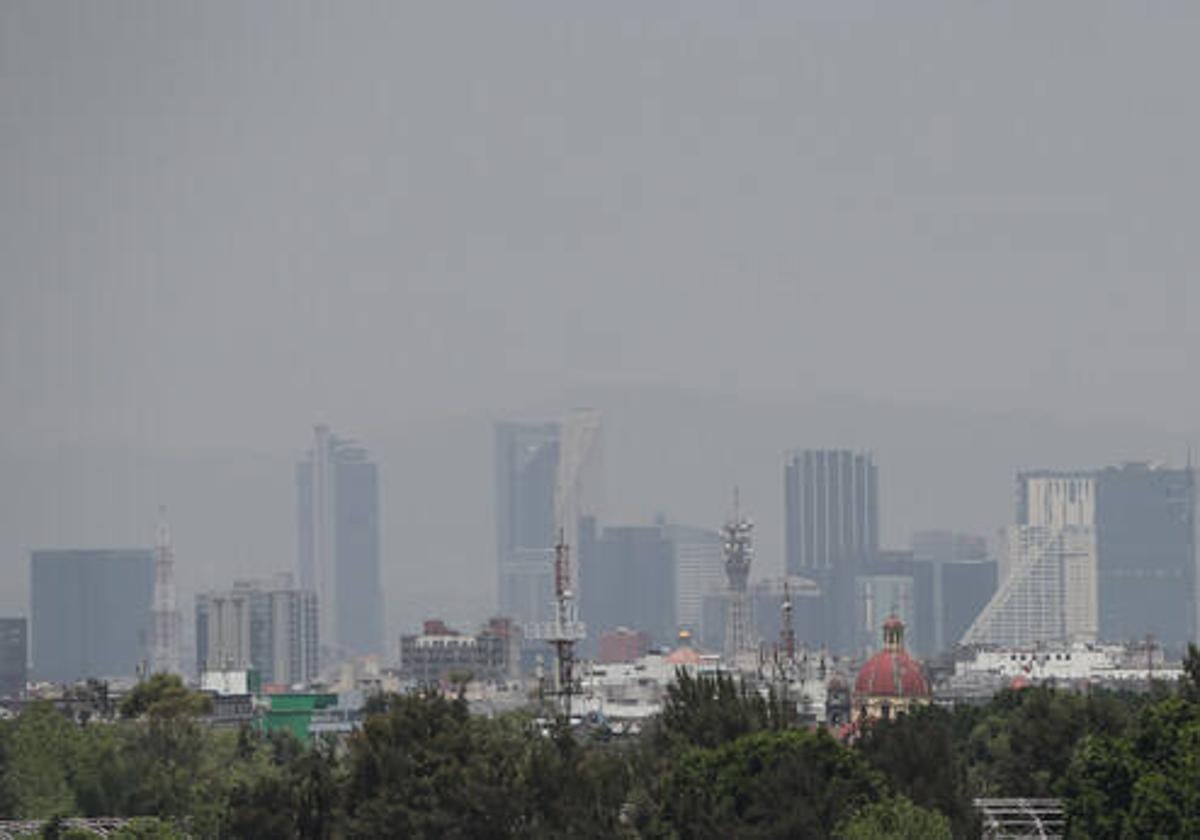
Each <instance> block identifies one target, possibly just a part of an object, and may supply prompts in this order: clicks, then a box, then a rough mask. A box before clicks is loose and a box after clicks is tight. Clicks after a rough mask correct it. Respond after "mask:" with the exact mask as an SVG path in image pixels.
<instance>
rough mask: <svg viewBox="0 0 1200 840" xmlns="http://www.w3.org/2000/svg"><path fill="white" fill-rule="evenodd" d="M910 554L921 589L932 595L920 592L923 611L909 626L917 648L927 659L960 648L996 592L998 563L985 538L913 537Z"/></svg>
mask: <svg viewBox="0 0 1200 840" xmlns="http://www.w3.org/2000/svg"><path fill="white" fill-rule="evenodd" d="M912 554H913V562H914V566H915V568H916V570H917V575H916V580H917V583H918V587H921V586H922V585H924V586H925V587H926V588H927V589H928V591H927V592H926V591H924V590H923V589H921V588H919V589H918V594H917V603H918V605H919V607H920V609H918V615H917V621H916V624H915V626H914V625H909V626H912V627H913V628H914V632H913V634H912V639H913V648H914V649H915V650H916V651H917V652H919V653H922V654H926V655H929V654H934V653H937V652H940V651H943V650H946V649H947V648H949V647H952V646H953V645H955V644H957V643H958V640H959V639H961V638H962V634H963V633H964V632H966V630H967V628H968V627H969V626H970V625H971V622H972V621H974V620H975V617H976V616H978V615H979V613H980V611H981V610H982V609H983V608H984V606H985V605H986V604H987V602H988V600H989V599H990V598H991V597H992V595H993V593H995V591H996V563H995V561H993V560H991V559H989V557H988V550H987V541H986V540H985V539H984V538H983V537H977V536H972V535H970V534H956V533H952V532H950V531H920V532H918V533H916V534H913V537H912ZM926 576H927V577H928V584H924V580H925V578H926ZM926 606H927V607H928V609H927V610H926V609H925V607H926Z"/></svg>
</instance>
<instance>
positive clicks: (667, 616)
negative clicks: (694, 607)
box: [578, 517, 676, 651]
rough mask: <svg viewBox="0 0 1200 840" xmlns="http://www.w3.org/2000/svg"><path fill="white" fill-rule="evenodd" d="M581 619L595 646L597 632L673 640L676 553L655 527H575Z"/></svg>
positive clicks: (664, 641)
mask: <svg viewBox="0 0 1200 840" xmlns="http://www.w3.org/2000/svg"><path fill="white" fill-rule="evenodd" d="M578 557H579V588H580V593H581V594H580V603H579V607H580V610H579V612H580V618H581V619H582V620H583V621H584V622H585V623H586V624H587V628H588V643H589V645H588V646H589V648H590V649H591V650H593V651H594V650H596V649H597V646H598V643H599V640H600V636H601V634H603V633H605V632H608V631H613V630H617V629H618V628H622V627H624V628H628V629H632V630H642V631H645V632H646V633H647V634H648V635H649V637H650V640H651V642H653V643H654V644H656V645H670V644H671V643H672V642H673V641H674V639H675V631H676V623H675V552H674V550H673V547H672V545H671V542H670V540H668V539H667V538H666V536H665V535H664V534H663V530H662V528H660V527H659V526H657V525H641V526H638V525H625V526H609V527H606V528H605V529H604V531H603V533H596V523H595V520H594V519H593V518H591V517H585V518H584V519H583V520H582V522H581V524H580V526H579V550H578Z"/></svg>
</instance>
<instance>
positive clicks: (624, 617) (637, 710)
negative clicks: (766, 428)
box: [0, 410, 1198, 725]
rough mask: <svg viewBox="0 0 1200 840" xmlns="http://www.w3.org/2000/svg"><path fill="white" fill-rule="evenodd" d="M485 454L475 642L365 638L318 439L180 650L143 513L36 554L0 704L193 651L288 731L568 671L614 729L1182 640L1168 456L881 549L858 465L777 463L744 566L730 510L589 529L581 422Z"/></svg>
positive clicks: (593, 456)
mask: <svg viewBox="0 0 1200 840" xmlns="http://www.w3.org/2000/svg"><path fill="white" fill-rule="evenodd" d="M495 452H496V469H495V479H496V492H495V502H496V562H497V594H498V605H497V606H498V610H497V612H496V615H497V616H498V617H493V618H491V619H489V620H488V621H487V622H486V623H484V624H483V625H482V626H480V627H479V628H478V629H477V630H475V631H462V630H458V629H453V628H450V627H448V626H447V625H446V624H445V623H443V622H441V621H439V620H437V619H429V620H427V621H426V622H425V624H424V626H423V627H422V630H421V632H419V633H411V634H404V635H402V636H401V637H400V639H399V640H398V646H397V645H394V644H388V643H387V642H385V634H384V616H383V596H382V589H381V586H380V546H379V489H378V484H379V476H378V466H377V465H376V464H375V463H374V462H373V461H372V460H371V458H370V456H369V454H368V453H367V451H366V450H365V449H364V448H363V447H362V446H361V445H359V444H357V443H355V442H353V441H350V440H346V439H342V438H339V437H337V436H335V435H334V434H332V433H331V431H330V430H329V429H328V428H327V427H324V426H318V427H317V428H316V430H315V434H314V440H313V446H312V448H311V449H310V450H309V451H308V452H307V454H306V455H305V457H304V458H303V459H302V460H301V461H300V462H299V463H298V464H297V468H296V488H297V528H298V533H297V536H298V539H297V545H298V554H297V558H296V563H295V567H294V569H293V570H292V571H289V572H286V573H280V574H277V575H274V576H272V577H266V578H260V579H242V580H234V581H231V582H230V584H229V585H228V586H226V587H222V588H217V589H212V590H208V591H204V592H200V593H198V594H197V595H196V596H195V600H194V622H192V623H190V627H191V628H193V629H194V643H195V647H194V650H195V657H194V660H193V659H190V658H185V657H182V656H181V652H180V648H181V647H182V641H181V637H182V636H183V635H184V634H183V632H182V622H181V617H180V611H179V609H178V606H177V602H176V593H175V588H174V572H173V553H172V550H171V546H170V538H169V534H167V533H166V530H165V526H163V527H161V528H160V532H159V536H158V540H157V544H156V545H155V547H153V548H137V549H127V550H36V551H34V552H32V554H31V570H32V574H31V597H30V606H31V625H32V626H30V625H29V624H27V623H26V620H25V619H24V618H12V619H0V697H16V696H19V695H21V694H22V693H23V692H25V691H26V688H27V686H28V685H30V681H31V680H32V684H33V685H35V686H36V685H38V684H49V683H57V684H69V683H72V682H77V681H80V680H85V679H88V678H99V679H104V680H116V681H120V680H122V679H124V680H131V679H133V678H136V677H138V676H140V675H143V674H145V673H147V672H150V671H162V670H166V671H173V672H182V671H184V670H190V666H191V663H193V662H194V665H195V679H196V681H197V683H198V684H200V685H202V686H203V687H205V688H207V689H209V690H211V691H213V692H214V693H215V694H217V695H219V696H228V697H249V696H251V695H254V696H257V697H269V698H272V699H271V700H270V704H276V703H278V704H280V714H281V715H284V716H285V717H286V715H285V712H286V713H287V714H298V712H296V711H295V710H294V709H293V710H291V711H288V708H289V706H288V704H289V703H290V704H293V705H295V704H297V703H298V704H299V706H298V707H297V708H302V709H303V708H307V709H308V713H311V712H313V711H314V709H316V708H317V705H313V704H317V702H318V701H316V700H312V703H309V701H308V700H303V699H302V698H306V697H307V698H309V699H311V698H313V697H316V696H318V695H320V696H321V697H323V698H325V699H322V700H321V701H320V703H319V704H318V705H319V706H320V708H321V709H324V710H325V712H324V714H325V715H326V716H329V715H332V714H334V710H337V709H343V708H344V707H343V706H341V705H339V704H338V703H336V702H332V701H330V700H329V699H328V696H329V695H327V694H322V693H321V692H322V691H323V690H324V689H323V687H327V686H331V685H338V686H339V687H340V688H341V689H342V690H343V691H350V692H352V691H360V690H363V689H367V690H370V689H371V688H379V687H381V686H387V687H392V688H399V689H404V688H406V687H408V688H412V687H419V686H435V685H441V686H446V685H449V684H452V683H454V682H458V683H459V684H460V685H466V684H473V685H474V686H476V688H473V689H472V691H473V692H475V694H474V695H473V696H475V699H476V700H478V701H480V702H484V703H486V704H490V705H489V706H488V708H497V707H498V705H497V704H499V705H500V706H503V705H504V704H520V703H525V702H528V701H529V699H530V698H532V697H537V696H543V697H544V696H546V693H547V692H557V693H559V694H561V693H563V691H564V686H562V685H561V684H556V683H561V682H562V680H563V679H564V677H563V674H568V675H569V676H567V677H566V679H569V680H570V681H571V684H570V685H569V686H567V687H566V692H567V693H568V696H570V695H574V696H575V698H576V702H577V704H578V706H577V708H579V709H580V710H587V711H589V712H590V713H594V714H599V715H606V716H610V717H615V718H621V719H628V720H637V719H640V718H641V717H644V716H645V715H647V714H652V713H653V712H654V711H655V709H656V704H657V703H658V702H660V700H661V697H662V693H663V691H664V690H665V686H666V684H667V683H669V682H670V680H671V679H673V675H674V674H675V673H676V672H677V670H678V669H679V668H684V669H687V670H693V671H696V672H705V671H726V672H728V671H737V672H739V673H741V674H742V675H744V676H747V677H748V678H749V679H751V680H752V681H753V682H755V683H756V684H759V685H761V686H775V687H779V686H782V687H784V688H785V689H786V690H787V691H788V692H789V694H790V696H793V697H795V698H796V702H797V707H798V709H800V710H801V713H802V715H803V716H804V717H806V718H809V719H813V720H823V721H825V722H830V723H833V724H836V725H849V723H850V722H852V721H853V720H854V719H856V718H861V717H862V716H863V715H867V716H871V715H887V714H891V713H892V712H893V711H895V710H896V709H897V708H900V707H902V706H903V705H905V703H907V702H909V701H910V700H911V701H912V702H917V701H921V702H925V701H928V700H929V699H931V698H933V697H935V696H936V695H937V694H938V692H939V691H941V692H943V694H944V695H945V696H952V697H974V696H976V695H979V696H982V695H983V694H985V693H986V692H988V691H994V690H995V689H996V688H997V687H1001V686H1003V685H1009V684H1011V683H1012V682H1013V680H1015V679H1017V678H1020V679H1021V680H1025V681H1027V682H1039V681H1058V682H1066V683H1072V682H1074V683H1079V682H1081V681H1082V682H1085V683H1086V682H1089V681H1093V682H1094V681H1095V680H1104V681H1125V682H1126V683H1128V682H1129V681H1130V680H1134V679H1137V678H1140V677H1139V675H1143V674H1144V670H1145V669H1142V668H1141V665H1140V663H1141V661H1142V657H1141V656H1140V654H1138V653H1135V654H1130V653H1129V650H1130V648H1129V645H1130V644H1135V645H1136V649H1137V651H1147V650H1148V651H1151V653H1150V654H1148V655H1147V656H1146V657H1145V659H1146V661H1147V662H1149V663H1152V664H1153V665H1154V666H1155V669H1156V673H1157V674H1158V675H1159V676H1162V675H1170V674H1172V673H1176V671H1173V670H1172V669H1171V667H1169V666H1168V665H1167V663H1166V662H1164V661H1163V652H1164V651H1165V652H1167V653H1168V654H1170V655H1171V656H1173V657H1177V656H1178V654H1179V653H1180V652H1181V651H1182V649H1183V646H1184V645H1185V644H1186V643H1187V642H1189V641H1191V640H1193V639H1194V638H1196V633H1197V615H1196V603H1197V594H1198V593H1197V586H1198V579H1197V574H1196V555H1195V523H1194V509H1195V484H1194V473H1193V471H1192V469H1191V467H1190V466H1189V467H1187V468H1184V469H1170V468H1167V467H1163V466H1159V465H1151V464H1125V465H1122V466H1119V467H1109V468H1104V469H1099V470H1093V471H1080V472H1048V471H1032V472H1022V473H1020V474H1019V475H1018V476H1017V492H1016V505H1015V511H1014V517H1013V519H1014V524H1013V525H1011V526H1010V527H1008V528H1007V529H1006V530H1005V531H1004V538H1003V540H1002V541H1001V542H1000V544H999V545H994V546H992V547H991V548H989V545H988V542H987V540H985V539H984V538H982V537H978V536H972V535H967V534H959V533H954V532H949V531H925V532H919V533H916V534H914V535H913V536H912V538H911V540H910V542H909V544H908V545H907V546H905V547H885V546H883V545H882V544H881V538H880V528H879V521H880V490H879V470H878V467H877V465H876V463H875V460H874V457H873V456H872V455H871V454H870V453H868V452H853V451H848V450H816V449H808V450H797V451H793V452H789V453H786V455H785V457H784V459H783V463H782V467H783V470H782V472H783V478H784V481H783V501H784V513H785V516H784V523H783V524H784V538H785V539H784V556H783V558H782V563H781V564H780V568H779V569H778V571H775V570H771V573H768V574H763V573H762V572H763V570H762V569H761V568H760V567H756V566H753V563H752V561H753V557H754V552H753V544H752V533H753V524H752V523H751V522H750V520H749V519H748V518H746V517H745V516H743V515H742V514H741V512H740V511H738V510H737V505H736V501H735V505H734V514H733V516H732V517H731V518H730V520H729V521H728V522H727V523H725V525H724V526H723V527H712V528H708V527H699V526H696V525H689V524H684V523H679V522H672V521H668V520H666V519H665V518H662V517H660V518H658V519H656V520H655V521H653V522H651V523H649V524H647V523H638V524H622V523H608V522H603V521H602V520H601V518H600V511H601V505H600V499H601V487H600V460H601V455H602V453H601V434H600V420H599V417H598V415H597V414H596V413H595V412H593V411H590V410H582V411H576V412H573V413H571V414H570V415H568V416H567V417H565V418H563V419H561V420H556V421H537V422H502V423H498V424H497V425H496V427H495ZM567 607H569V611H568V612H564V610H565V609H566V608H567ZM565 615H569V616H570V621H569V622H568V623H569V624H570V628H566V625H564V616H565ZM30 631H32V632H30ZM564 634H565V635H564ZM548 642H552V643H553V644H548ZM881 644H882V647H881ZM30 648H31V649H32V662H31V663H30V662H29V660H30V656H29V651H30ZM910 651H911V652H910ZM1154 651H1157V653H1154ZM948 652H950V653H952V654H953V655H952V657H951V659H949V660H948V659H946V656H947V654H948ZM564 653H566V654H567V655H569V656H570V657H572V662H574V659H575V658H577V659H578V667H577V668H575V669H574V670H571V669H570V668H568V669H567V670H566V671H563V670H562V663H561V659H562V656H563V655H564ZM872 657H873V658H872ZM918 657H921V658H925V659H932V658H934V657H939V664H938V665H937V667H935V668H933V669H925V668H924V667H923V666H922V665H921V664H920V661H919V659H918ZM1155 657H1157V659H1156V658H1155ZM555 660H558V661H555ZM872 663H873V664H872ZM347 668H348V669H349V670H347ZM1014 669H1015V670H1019V671H1020V673H1014ZM314 691H315V692H316V693H313V692H314ZM286 697H291V698H292V700H286V699H283V698H286ZM237 702H242V701H237ZM230 703H231V704H232V705H231V706H230V708H233V707H234V706H235V705H236V703H235V702H234V701H233V700H231V701H230ZM246 703H249V701H246ZM306 703H308V705H309V706H312V708H308V706H306V705H305V704H306ZM238 708H243V707H242V706H238ZM309 717H311V714H310V715H309ZM344 722H345V721H343V723H344ZM335 723H336V721H334V722H333V723H330V724H329V725H334V724H335ZM337 725H341V724H337Z"/></svg>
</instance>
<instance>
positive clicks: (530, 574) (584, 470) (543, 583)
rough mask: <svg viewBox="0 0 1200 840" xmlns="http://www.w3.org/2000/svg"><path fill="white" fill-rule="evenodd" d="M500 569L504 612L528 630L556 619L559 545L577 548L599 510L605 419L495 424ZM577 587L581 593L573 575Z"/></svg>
mask: <svg viewBox="0 0 1200 840" xmlns="http://www.w3.org/2000/svg"><path fill="white" fill-rule="evenodd" d="M495 432H496V566H497V572H498V581H497V591H498V595H499V602H500V612H501V614H503V615H506V616H509V617H511V618H513V619H515V620H516V621H517V622H518V623H520V624H522V625H532V624H534V623H539V622H546V621H549V620H550V619H551V618H552V617H553V613H554V546H555V545H556V544H557V543H558V539H559V536H560V535H561V536H562V539H563V542H564V543H565V544H566V545H568V546H570V547H572V548H574V547H575V546H576V545H577V543H578V542H579V536H578V533H577V529H578V527H579V522H580V520H581V519H583V518H584V517H587V516H595V514H596V512H597V509H598V506H599V496H600V491H601V484H602V482H601V479H600V457H601V440H600V416H599V414H597V413H596V412H595V411H593V410H591V409H579V410H576V411H573V412H571V413H570V414H569V415H567V417H566V418H565V419H564V420H563V421H562V422H561V423H560V422H549V421H539V422H512V421H505V422H500V423H497V424H496V426H495ZM572 585H573V587H575V588H578V586H579V580H578V574H577V573H576V572H575V571H573V572H572Z"/></svg>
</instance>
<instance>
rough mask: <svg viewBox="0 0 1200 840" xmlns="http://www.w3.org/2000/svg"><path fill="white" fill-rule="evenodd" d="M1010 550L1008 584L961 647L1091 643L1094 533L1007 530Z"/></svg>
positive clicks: (1077, 527)
mask: <svg viewBox="0 0 1200 840" xmlns="http://www.w3.org/2000/svg"><path fill="white" fill-rule="evenodd" d="M1008 549H1009V552H1010V561H1009V562H1010V571H1009V575H1008V578H1007V579H1005V580H1004V581H1003V582H1002V583H1001V584H1000V587H999V588H998V589H997V590H996V594H995V595H994V596H993V597H992V599H991V600H990V601H989V602H988V604H987V606H985V607H984V609H983V611H982V612H980V614H979V616H978V618H976V619H975V621H974V622H973V623H972V624H971V626H970V628H968V630H967V632H966V633H965V634H964V635H963V639H962V642H963V644H966V645H1001V646H1010V645H1028V644H1036V643H1039V642H1057V643H1068V642H1076V641H1079V642H1089V641H1095V639H1096V595H1095V593H1096V586H1095V582H1096V576H1095V568H1096V532H1095V529H1094V528H1092V527H1090V526H1084V525H1069V526H1065V527H1061V528H1051V527H1046V526H1042V525H1016V526H1013V527H1011V528H1009V531H1008Z"/></svg>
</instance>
